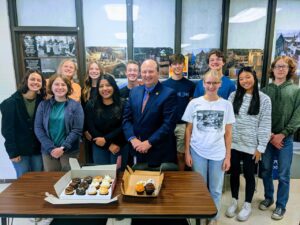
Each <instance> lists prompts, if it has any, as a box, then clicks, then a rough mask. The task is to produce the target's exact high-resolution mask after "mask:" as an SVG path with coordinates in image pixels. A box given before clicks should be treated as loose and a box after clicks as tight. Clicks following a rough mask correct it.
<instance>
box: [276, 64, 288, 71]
mask: <svg viewBox="0 0 300 225" xmlns="http://www.w3.org/2000/svg"><path fill="white" fill-rule="evenodd" d="M288 68H289V66H288V65H275V66H274V69H276V70H279V69H283V70H286V69H288Z"/></svg>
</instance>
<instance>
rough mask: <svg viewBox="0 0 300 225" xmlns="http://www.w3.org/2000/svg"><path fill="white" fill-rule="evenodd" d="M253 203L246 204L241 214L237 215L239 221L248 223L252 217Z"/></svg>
mask: <svg viewBox="0 0 300 225" xmlns="http://www.w3.org/2000/svg"><path fill="white" fill-rule="evenodd" d="M251 211H252V210H251V203H249V202H245V203H244V205H243V208H242V209H241V211H240V212H239V214H238V215H237V219H238V220H239V221H246V220H247V219H248V218H249V216H250V215H251Z"/></svg>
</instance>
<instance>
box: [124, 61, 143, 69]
mask: <svg viewBox="0 0 300 225" xmlns="http://www.w3.org/2000/svg"><path fill="white" fill-rule="evenodd" d="M129 64H135V65H137V66H138V67H139V69H140V64H139V63H138V62H137V61H135V60H128V62H127V63H126V66H128V65H129Z"/></svg>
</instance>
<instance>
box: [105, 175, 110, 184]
mask: <svg viewBox="0 0 300 225" xmlns="http://www.w3.org/2000/svg"><path fill="white" fill-rule="evenodd" d="M103 180H106V181H108V182H109V183H111V182H112V179H111V177H110V176H109V175H105V176H104V179H103Z"/></svg>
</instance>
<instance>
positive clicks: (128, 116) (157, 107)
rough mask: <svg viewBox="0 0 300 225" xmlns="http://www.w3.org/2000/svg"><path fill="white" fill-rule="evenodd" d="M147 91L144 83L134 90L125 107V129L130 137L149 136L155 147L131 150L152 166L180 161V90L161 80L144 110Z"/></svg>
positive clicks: (139, 160)
mask: <svg viewBox="0 0 300 225" xmlns="http://www.w3.org/2000/svg"><path fill="white" fill-rule="evenodd" d="M144 91H145V87H144V85H143V86H138V87H135V88H133V89H132V90H131V91H130V95H129V99H128V102H127V103H126V105H125V108H124V114H123V131H124V134H125V137H126V139H127V140H128V139H129V138H131V137H136V138H138V139H139V140H141V141H145V140H148V141H149V142H150V144H151V145H152V147H151V148H150V149H149V151H148V153H146V154H141V153H139V152H136V151H135V150H134V151H131V152H134V153H135V155H136V156H137V161H138V162H147V163H148V165H149V166H159V165H160V164H161V163H163V162H176V140H175V136H174V129H175V126H176V99H177V97H176V93H175V91H174V90H173V89H171V88H168V87H166V86H163V85H162V84H161V83H159V82H158V83H157V85H156V86H155V88H154V89H153V90H152V91H151V92H150V96H149V100H148V102H147V104H146V106H145V109H144V112H143V113H142V104H143V96H144ZM130 146H131V144H130ZM131 150H132V146H131Z"/></svg>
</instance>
